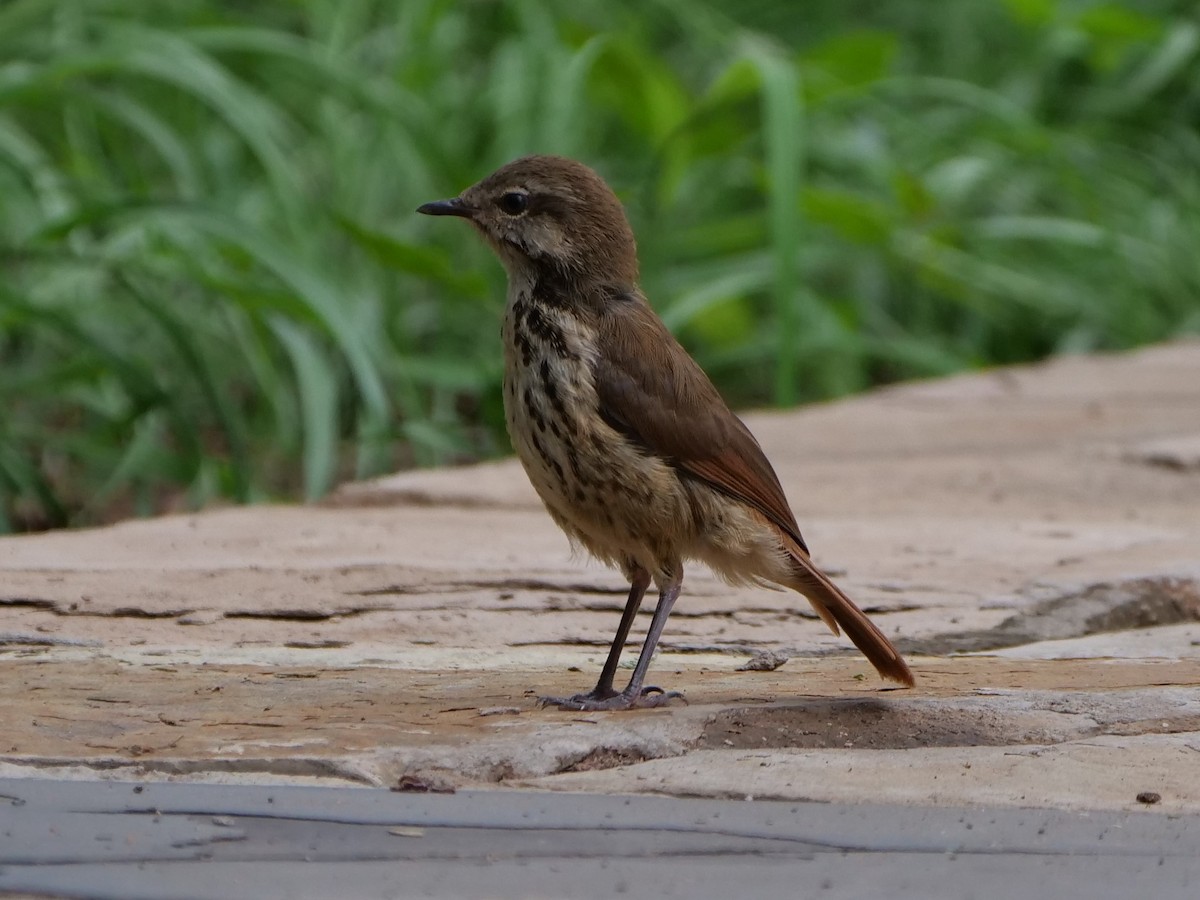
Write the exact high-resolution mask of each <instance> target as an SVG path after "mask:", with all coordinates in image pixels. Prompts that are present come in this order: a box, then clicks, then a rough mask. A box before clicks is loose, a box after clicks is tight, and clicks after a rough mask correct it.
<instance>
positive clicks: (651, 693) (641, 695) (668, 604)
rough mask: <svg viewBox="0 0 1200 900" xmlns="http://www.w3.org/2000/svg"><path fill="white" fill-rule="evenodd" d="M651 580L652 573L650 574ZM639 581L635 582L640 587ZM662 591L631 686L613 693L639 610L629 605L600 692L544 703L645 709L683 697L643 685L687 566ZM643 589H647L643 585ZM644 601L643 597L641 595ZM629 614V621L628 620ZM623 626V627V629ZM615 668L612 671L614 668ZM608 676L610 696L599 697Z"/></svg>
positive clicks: (674, 572)
mask: <svg viewBox="0 0 1200 900" xmlns="http://www.w3.org/2000/svg"><path fill="white" fill-rule="evenodd" d="M646 578H647V583H648V580H649V576H646ZM636 586H637V582H635V583H634V587H635V588H636ZM659 587H660V589H659V594H658V605H657V606H656V607H655V608H654V618H652V619H651V620H650V629H649V631H647V632H646V640H645V641H644V642H643V644H642V652H641V653H640V654H639V655H638V661H637V664H636V665H635V666H634V668H633V675H632V677H630V679H629V685H628V686H627V687H626V688H625V690H623V691H621V693H619V694H616V693H612V679H613V676H614V675H615V673H616V660H617V659H619V658H620V650H619V647H620V646H621V645H623V644H624V638H625V637H627V636H628V632H629V628H628V626H629V624H631V623H632V621H633V616H634V615H636V612H637V609H636V607H635V608H634V611H633V613H630V611H629V607H628V606H627V607H626V609H625V613H626V616H624V617H622V619H621V629H618V634H617V637H618V638H620V639H621V641H620V644H618V643H617V642H614V643H613V649H612V650H611V651H610V652H609V657H608V663H606V664H605V666H604V672H602V673H601V675H600V684H597V685H596V691H594V692H593V693H591V694H576V695H575V696H574V697H564V698H549V697H547V698H544V700H543V701H542V704H543V705H546V706H557V707H558V708H559V709H576V710H584V711H593V710H614V709H644V708H647V707H653V706H665V705H666V704H667V703H669V702H670V701H671V700H675V699H680V700H682V699H683V694H681V693H679V692H678V691H664V690H663V689H662V688H658V687H642V685H643V684H644V683H645V680H646V671H647V670H648V669H649V668H650V660H651V659H653V658H654V648H655V647H656V646H657V645H658V641H659V638H661V637H662V632H663V628H664V627H665V626H666V624H667V617H668V616H670V615H671V608H672V607H673V606H674V605H675V601H676V600H678V599H679V591H680V588H682V587H683V566H682V565H681V564H676V566H675V567H674V569H673V570H672V572H671V574H670V577H669V580H667V581H666V583H663V584H660V586H659ZM642 590H643V591H644V590H645V585H643V588H642ZM632 599H633V591H632V590H631V591H630V600H631V601H632ZM639 602H640V597H639ZM626 617H627V618H628V619H629V622H626ZM622 629H623V630H622ZM610 669H611V671H610ZM606 676H607V679H608V681H607V688H608V691H609V694H608V696H597V692H599V691H600V689H601V687H603V686H605V677H606Z"/></svg>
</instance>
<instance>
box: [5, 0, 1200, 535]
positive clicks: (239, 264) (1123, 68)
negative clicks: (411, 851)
mask: <svg viewBox="0 0 1200 900" xmlns="http://www.w3.org/2000/svg"><path fill="white" fill-rule="evenodd" d="M804 10H805V13H804V15H803V16H800V15H798V14H797V13H796V12H795V7H793V6H792V5H788V4H777V3H768V2H765V0H763V2H749V0H743V2H737V3H735V2H732V0H727V2H716V0H712V2H697V0H686V2H685V0H654V2H649V0H648V2H642V3H632V2H626V3H608V4H580V3H567V2H556V0H524V2H522V0H517V2H510V3H503V4H501V3H485V2H482V0H474V2H467V3H452V2H448V0H403V2H399V0H395V2H388V0H374V2H370V0H291V2H284V0H264V2H260V3H254V4H240V3H233V2H228V0H227V2H216V0H178V2H172V3H167V4H164V3H151V2H149V0H89V2H85V0H9V2H7V3H5V4H3V5H0V265H2V267H3V269H2V271H3V276H4V277H3V278H2V279H0V375H2V377H0V410H2V412H0V530H22V529H30V528H42V527H51V526H60V525H67V524H83V523H88V522H95V521H103V520H106V519H110V518H113V517H116V516H121V515H129V514H150V513H154V512H161V511H163V510H167V509H179V508H188V507H196V506H200V505H203V504H205V503H209V502H212V501H215V500H218V499H221V498H228V499H232V500H235V501H239V502H248V501H255V500H263V499H271V498H283V497H305V498H315V497H319V496H320V495H322V494H323V493H324V492H326V491H327V490H328V489H329V488H330V487H331V486H332V485H333V484H335V483H336V482H337V481H338V480H341V479H345V478H350V477H355V476H365V475H371V474H375V473H379V472H384V471H388V470H390V469H393V468H395V467H397V466H405V465H412V464H433V463H442V462H453V461H459V460H466V459H473V458H478V457H481V456H487V455H491V454H495V453H499V452H502V451H504V450H505V449H506V442H505V439H504V437H503V426H502V415H501V411H500V392H499V377H500V364H499V359H500V349H499V346H498V342H497V328H498V322H499V316H500V311H501V303H502V298H503V279H502V273H501V271H500V268H499V266H498V265H497V264H496V263H495V262H494V261H493V260H492V259H491V258H490V256H489V254H488V253H487V251H486V250H485V249H484V248H482V247H481V246H478V245H477V242H475V241H474V240H472V239H471V237H470V235H468V234H467V233H466V230H465V229H462V228H454V227H452V226H453V223H451V226H449V227H448V226H447V224H446V223H445V222H431V221H429V220H424V219H422V218H421V217H417V216H415V215H413V209H414V208H415V207H416V206H417V205H418V204H419V203H421V202H423V201H425V200H429V199H434V198H439V197H443V196H447V195H451V194H454V193H457V192H458V191H459V190H461V189H462V188H463V187H465V186H466V185H468V184H470V183H471V182H473V181H475V180H476V179H478V178H479V177H481V176H482V175H484V174H486V173H487V172H489V171H490V170H491V169H493V168H495V167H496V166H497V165H499V164H501V163H503V162H505V161H507V160H508V159H511V158H513V157H515V156H518V155H521V154H524V153H529V152H555V153H565V154H569V155H574V156H577V157H580V158H582V159H585V160H586V161H588V162H590V163H592V164H593V165H595V166H597V167H598V168H599V169H600V170H601V171H602V173H603V174H605V175H606V176H607V177H608V178H609V180H610V181H611V182H612V183H613V185H614V186H615V187H616V188H617V189H618V191H619V193H620V194H621V196H622V198H623V200H624V201H625V202H626V205H627V207H628V209H629V211H630V215H631V218H632V220H633V222H634V225H635V228H636V229H637V231H638V233H639V235H640V239H641V241H640V243H641V251H642V260H643V272H644V281H645V287H646V289H647V292H648V294H649V295H650V297H651V299H652V300H653V302H654V303H655V305H656V306H657V307H658V309H659V310H660V312H661V313H662V314H663V316H664V317H665V318H666V320H667V322H668V323H669V324H670V325H671V327H672V328H673V329H674V330H675V331H676V333H677V334H679V335H680V337H681V339H682V340H683V341H684V343H685V344H686V345H687V346H688V347H689V348H690V349H691V350H692V351H693V352H694V353H695V354H696V355H697V357H698V358H699V359H700V361H701V362H702V363H703V364H704V365H705V367H706V368H707V369H708V370H709V372H710V373H711V374H712V375H713V377H714V379H715V380H716V381H717V382H718V384H719V385H720V386H721V388H722V390H723V391H724V392H725V393H726V396H728V397H729V398H730V400H731V401H732V402H733V403H735V404H736V405H739V406H745V405H750V404H764V403H776V404H781V405H782V404H791V403H795V402H798V401H806V400H815V399H821V398H827V397H833V396H838V395H842V394H845V393H849V392H852V391H857V390H861V389H864V388H866V387H868V386H870V385H872V384H878V383H882V382H888V381H894V380H897V379H903V378H912V377H922V376H930V375H938V374H943V373H947V372H953V371H957V370H961V369H968V368H974V367H981V366H986V365H991V364H995V363H1004V362H1012V361H1019V360H1028V359H1036V358H1039V357H1042V356H1045V355H1047V354H1052V353H1057V352H1074V351H1086V350H1092V349H1114V348H1122V347H1128V346H1133V345H1136V344H1140V343H1144V342H1148V341H1155V340H1161V339H1164V338H1168V337H1171V336H1173V335H1178V334H1183V333H1196V332H1198V331H1200V253H1197V248H1198V247H1200V128H1198V123H1200V23H1198V22H1197V20H1196V18H1195V16H1194V11H1193V10H1192V8H1191V5H1189V4H1184V3H1167V2H1150V0H1144V2H1140V3H1136V4H1135V3H1133V2H1132V0H1130V2H1127V3H1124V4H1122V3H1115V2H1109V3H1104V2H1067V0H1058V2H1055V0H1009V2H1000V0H992V2H984V0H963V2H960V3H955V4H943V5H941V6H938V7H937V11H936V12H934V8H933V7H931V6H930V5H929V4H926V3H920V2H916V0H908V2H895V3H888V4H878V3H865V2H861V3H858V2H842V0H819V2H811V3H806V4H804Z"/></svg>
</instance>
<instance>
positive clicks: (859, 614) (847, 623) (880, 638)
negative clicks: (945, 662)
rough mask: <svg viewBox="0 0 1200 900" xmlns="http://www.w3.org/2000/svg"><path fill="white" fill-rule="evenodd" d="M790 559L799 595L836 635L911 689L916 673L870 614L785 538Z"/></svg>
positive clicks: (800, 549) (802, 551)
mask: <svg viewBox="0 0 1200 900" xmlns="http://www.w3.org/2000/svg"><path fill="white" fill-rule="evenodd" d="M784 543H785V545H786V546H787V550H788V555H790V556H791V557H792V561H793V563H794V565H793V571H794V579H795V580H794V582H793V583H792V584H791V585H789V586H790V587H791V588H793V589H794V590H796V591H799V592H800V593H801V594H803V595H804V596H805V597H807V598H808V601H809V602H810V603H811V604H812V605H813V608H814V609H815V610H816V611H817V614H818V615H819V616H820V617H821V618H822V620H824V622H825V624H826V625H828V626H829V628H830V630H832V631H833V633H834V634H838V633H839V626H840V628H841V631H844V632H845V633H846V637H848V638H850V640H852V641H853V642H854V646H855V647H857V648H858V649H859V650H861V651H862V652H863V655H864V656H865V657H866V658H867V659H868V660H870V662H871V665H873V666H874V667H875V669H876V670H877V671H878V672H879V674H880V675H881V676H883V677H884V678H887V679H890V680H891V681H898V682H900V683H901V684H906V685H908V686H909V687H911V686H912V685H913V681H914V679H913V673H912V670H911V669H909V668H908V663H906V662H905V661H904V657H903V656H901V655H900V651H898V650H897V649H896V648H895V647H893V646H892V642H891V641H889V640H888V639H887V637H886V636H885V635H884V633H883V632H882V631H880V630H879V629H878V628H877V627H876V625H875V623H874V622H872V621H871V620H870V619H869V618H867V614H866V613H864V612H863V611H862V610H861V609H859V608H858V607H857V606H856V605H855V604H854V601H853V600H851V599H850V598H849V597H847V596H846V595H845V594H844V593H843V592H842V589H841V588H839V587H838V586H837V585H836V584H834V583H833V582H832V581H830V580H829V576H827V575H826V574H825V573H824V572H822V571H821V570H820V569H818V568H817V567H816V566H815V565H813V563H812V560H810V559H809V558H808V554H807V553H805V552H804V550H803V548H801V547H798V546H796V545H795V543H794V542H793V541H791V540H788V539H786V538H785V541H784Z"/></svg>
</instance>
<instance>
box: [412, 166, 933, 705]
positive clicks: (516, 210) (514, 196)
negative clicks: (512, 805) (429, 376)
mask: <svg viewBox="0 0 1200 900" xmlns="http://www.w3.org/2000/svg"><path fill="white" fill-rule="evenodd" d="M418 212H422V213H426V214H429V215H453V216H460V217H462V218H465V219H467V220H469V221H470V222H471V223H472V224H473V225H474V226H475V228H476V230H478V231H479V233H480V234H481V235H482V236H483V238H484V239H485V240H486V241H487V242H488V243H489V244H490V245H491V247H492V248H493V249H494V250H495V251H496V253H497V255H498V256H499V257H500V260H501V262H503V263H504V266H505V268H506V269H507V271H508V304H507V307H506V309H505V316H504V325H503V337H504V351H505V370H504V408H505V416H506V419H507V423H508V431H509V435H510V437H511V438H512V442H513V446H514V447H515V448H516V451H517V455H518V456H519V457H520V459H521V462H522V464H523V465H524V467H525V471H526V472H527V473H528V475H529V478H530V481H531V482H532V483H533V486H534V488H535V489H536V490H537V492H538V495H539V496H540V497H541V498H542V501H543V503H544V504H545V506H546V509H547V510H548V511H549V513H550V515H551V516H552V517H553V518H554V520H555V522H557V523H558V525H559V526H560V527H561V528H562V529H563V531H565V532H566V533H567V535H568V537H569V538H570V539H571V540H572V541H573V542H575V543H578V544H580V545H582V546H583V547H584V548H586V549H587V550H588V551H589V552H591V553H592V554H593V555H595V556H596V557H597V558H599V559H601V560H603V561H605V562H608V563H610V564H612V565H614V566H617V567H619V568H620V569H621V570H622V571H623V572H624V573H625V575H626V577H627V578H629V580H630V582H631V587H630V592H629V599H628V601H627V603H626V607H625V612H624V614H623V615H622V617H621V624H620V626H619V627H618V629H617V635H616V638H615V639H614V641H613V645H612V649H611V650H610V651H609V655H608V659H607V661H606V663H605V666H604V669H603V671H602V672H601V675H600V680H599V682H598V684H597V685H596V687H595V689H594V690H592V691H591V692H589V693H587V694H577V695H575V696H573V697H567V698H547V702H551V703H555V704H558V705H560V706H563V707H565V708H571V709H622V708H629V707H634V706H653V705H658V704H660V703H663V702H666V701H667V700H669V699H670V698H671V697H673V696H679V695H678V694H674V693H666V692H663V691H661V690H659V689H658V688H653V687H650V688H647V687H644V679H645V675H646V670H647V669H648V667H649V665H650V658H651V656H652V655H653V652H654V647H655V645H656V644H657V642H658V638H659V636H660V635H661V633H662V629H663V626H664V625H665V624H666V620H667V617H668V615H670V611H671V607H672V606H673V605H674V602H675V600H676V598H677V597H678V595H679V590H680V587H681V585H682V581H683V561H684V560H685V559H697V560H700V561H702V562H704V563H706V564H707V565H709V566H710V567H711V568H712V569H713V570H714V571H715V572H717V573H718V574H720V575H721V576H722V577H724V578H725V579H726V580H728V581H729V582H731V583H746V582H752V583H760V584H762V583H765V584H777V585H782V586H784V587H789V588H792V589H793V590H796V591H799V592H800V593H802V594H804V596H806V597H807V598H808V599H809V601H810V602H811V603H812V605H813V607H814V608H815V609H816V611H817V613H818V614H819V615H820V616H821V618H822V619H823V620H824V621H825V623H826V624H827V625H828V626H829V627H830V628H831V629H833V631H834V632H835V633H837V632H838V629H839V627H840V628H841V629H842V630H844V631H845V632H846V634H847V636H848V637H849V638H850V639H851V640H852V641H853V642H854V644H855V645H856V646H857V647H858V648H859V649H860V650H861V651H862V652H863V653H864V654H865V655H866V657H867V659H869V660H870V661H871V663H872V664H873V665H874V666H875V668H876V669H877V670H878V671H879V673H880V675H882V676H883V677H884V678H889V679H892V680H894V681H899V682H901V683H903V684H909V685H911V684H912V683H913V676H912V672H911V671H909V668H908V666H907V665H906V664H905V662H904V660H903V658H902V657H901V656H900V654H899V653H898V652H897V651H896V649H895V647H893V646H892V644H891V642H890V641H889V640H888V639H887V638H886V637H885V636H884V634H883V633H882V632H881V631H880V630H879V629H878V628H877V627H875V625H874V624H873V623H872V622H871V620H870V619H868V618H867V616H866V614H864V613H863V612H862V610H860V609H859V608H858V607H857V606H855V605H854V603H853V602H852V601H851V600H850V598H849V597H847V596H846V595H845V594H844V593H843V592H842V591H841V590H840V589H839V588H838V587H837V586H836V585H835V584H834V583H833V582H832V581H830V580H829V578H828V577H827V576H826V575H825V574H824V573H823V572H821V571H820V570H819V569H818V568H817V567H816V566H815V565H814V564H813V562H812V560H811V559H810V558H809V553H808V547H807V546H805V543H804V539H803V537H801V535H800V528H799V526H798V525H797V524H796V518H795V516H794V515H793V513H792V510H791V507H790V506H789V505H788V502H787V498H786V497H785V496H784V493H783V488H782V487H781V486H780V484H779V479H778V478H777V477H776V475H775V471H774V470H773V469H772V468H771V464H770V463H769V462H768V461H767V458H766V456H765V454H764V453H763V451H762V449H761V448H760V447H759V445H758V442H757V441H756V440H755V439H754V436H753V435H752V434H751V433H750V431H749V429H747V428H746V426H745V425H744V424H742V422H741V420H740V419H738V418H737V416H735V415H734V414H733V413H732V412H731V411H730V410H729V407H728V406H726V405H725V402H724V401H723V400H722V399H721V396H720V394H719V393H718V392H717V390H716V388H715V387H713V384H712V382H711V381H709V379H708V377H707V376H706V375H705V374H704V372H703V370H702V369H701V368H700V366H699V365H697V364H696V362H695V360H693V359H692V358H691V357H690V356H689V355H688V354H687V351H685V350H684V349H683V347H681V346H680V345H679V343H678V342H677V341H676V340H675V338H674V337H673V336H672V335H671V333H670V332H669V331H668V330H667V328H666V326H665V325H663V323H662V321H661V320H660V319H659V318H658V316H657V315H655V313H654V311H653V310H652V309H651V308H650V305H649V304H648V303H647V302H646V299H645V297H644V296H643V295H642V293H641V290H640V289H639V287H638V266H637V249H636V245H635V242H634V238H633V233H632V231H631V229H630V227H629V223H628V221H627V220H626V218H625V212H624V210H623V209H622V208H621V204H620V202H619V201H618V200H617V198H616V197H615V196H614V195H613V193H612V191H611V190H610V189H609V188H608V186H607V185H606V184H605V183H604V181H603V180H601V178H600V177H599V176H598V175H597V174H596V173H595V172H593V171H592V170H591V169H589V168H588V167H587V166H584V165H583V164H581V163H578V162H575V161H573V160H569V159H563V158H561V157H554V156H531V157H526V158H524V159H519V160H517V161H515V162H512V163H509V164H508V165H506V166H504V167H503V168H501V169H500V170H498V171H497V172H495V173H494V174H492V175H490V176H488V177H487V178H485V179H484V180H483V181H481V182H479V183H478V184H476V185H475V186H473V187H471V188H468V189H467V190H466V191H464V192H463V193H462V194H461V195H460V196H459V197H456V198H454V199H452V200H441V201H437V202H434V203H427V204H425V205H424V206H422V207H421V208H420V209H419V210H418ZM651 581H654V583H655V584H656V585H657V586H658V589H659V602H658V607H657V608H656V609H655V613H654V618H653V620H652V622H651V625H650V629H649V632H648V634H647V636H646V641H645V643H644V645H643V647H642V652H641V655H640V656H639V657H638V662H637V665H636V667H635V669H634V672H633V676H632V677H631V679H630V683H629V686H628V687H627V688H626V689H625V690H624V691H621V692H620V693H618V692H617V691H616V690H615V689H614V688H613V678H614V676H615V674H616V669H617V664H618V662H619V660H620V654H621V650H622V648H623V647H624V645H625V640H626V638H627V637H628V634H629V629H630V626H631V625H632V623H633V619H634V617H635V616H636V614H637V611H638V608H639V606H640V604H641V601H642V596H643V594H644V593H645V591H646V588H647V587H648V586H649V584H650V582H651Z"/></svg>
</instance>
